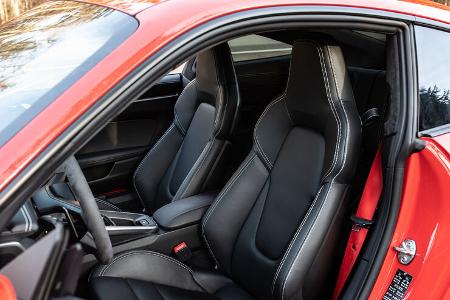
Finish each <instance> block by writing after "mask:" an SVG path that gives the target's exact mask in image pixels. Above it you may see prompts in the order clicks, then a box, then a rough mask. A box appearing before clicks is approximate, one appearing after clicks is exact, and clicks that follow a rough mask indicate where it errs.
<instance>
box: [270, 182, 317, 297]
mask: <svg viewBox="0 0 450 300" xmlns="http://www.w3.org/2000/svg"><path fill="white" fill-rule="evenodd" d="M322 188H323V186H321V187H320V189H319V191H318V192H317V194H316V196H315V197H314V200H313V202H312V203H311V206H310V207H309V209H308V211H307V213H306V215H305V217H304V218H303V220H302V222H301V223H300V226H299V228H298V229H297V232H296V233H295V235H294V238H293V239H292V240H291V242H290V243H289V246H288V249H287V250H286V252H285V253H284V256H283V259H282V261H281V263H280V264H279V265H278V268H277V271H276V273H275V276H274V278H273V281H272V293H273V292H274V290H275V282H276V281H277V278H278V275H279V273H280V271H281V267H282V266H283V264H284V261H285V260H286V258H287V256H288V255H287V254H288V253H289V251H291V248H292V246H293V245H294V241H295V240H296V239H297V237H298V235H299V234H300V232H301V231H302V228H303V226H304V225H305V223H306V219H307V218H308V216H309V214H310V213H311V212H312V210H313V208H314V206H315V204H316V201H317V199H318V197H319V195H320V192H321V191H322Z"/></svg>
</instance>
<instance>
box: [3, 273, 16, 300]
mask: <svg viewBox="0 0 450 300" xmlns="http://www.w3.org/2000/svg"><path fill="white" fill-rule="evenodd" d="M0 299H2V300H16V299H17V297H16V291H15V290H14V286H13V284H12V283H11V281H10V280H9V279H8V277H6V276H5V275H2V274H0Z"/></svg>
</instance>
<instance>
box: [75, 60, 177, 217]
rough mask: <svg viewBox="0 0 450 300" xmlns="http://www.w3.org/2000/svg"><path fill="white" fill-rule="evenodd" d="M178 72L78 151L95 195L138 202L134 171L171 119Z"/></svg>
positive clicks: (148, 93)
mask: <svg viewBox="0 0 450 300" xmlns="http://www.w3.org/2000/svg"><path fill="white" fill-rule="evenodd" d="M180 71H181V68H177V69H175V70H174V71H172V72H170V73H169V74H168V75H166V76H164V77H163V78H162V79H161V80H160V81H159V82H158V83H157V84H155V85H154V86H153V87H151V88H150V89H149V90H148V91H147V92H146V93H144V94H143V95H142V96H141V97H140V98H139V99H137V100H136V101H134V102H133V103H132V104H131V105H130V106H129V107H128V108H127V109H126V110H125V111H124V112H122V113H121V114H120V115H119V116H118V117H116V118H115V119H114V120H112V121H111V122H110V123H108V124H107V125H106V126H105V128H104V129H103V130H101V131H100V132H99V133H98V134H97V135H96V136H95V137H94V138H92V139H91V140H90V141H89V142H88V143H87V144H86V145H85V146H84V147H83V148H82V149H81V150H80V151H79V152H78V153H77V159H78V161H79V163H80V166H81V168H82V170H83V172H84V174H85V176H86V178H87V180H88V182H89V185H90V187H91V189H92V191H93V193H94V195H95V196H96V197H99V198H103V199H105V198H107V199H108V200H109V201H111V202H113V203H115V204H119V203H123V204H124V203H128V205H131V206H135V205H136V204H137V203H136V201H133V199H135V195H134V191H133V188H132V180H131V179H132V176H133V172H134V170H135V169H136V167H137V165H138V163H139V162H140V161H141V159H142V158H143V156H144V155H145V153H146V152H147V151H148V150H149V149H150V148H151V147H152V145H153V144H154V143H155V142H156V141H157V140H158V138H159V137H160V136H161V135H162V133H163V132H164V130H165V129H166V128H167V127H168V126H169V124H170V122H171V121H172V119H173V107H174V105H175V101H176V100H177V98H178V96H179V94H180V93H181V91H182V88H183V77H182V74H181V73H180ZM125 205H126V204H125ZM130 208H131V209H132V208H133V207H130Z"/></svg>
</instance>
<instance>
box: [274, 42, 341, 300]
mask: <svg viewBox="0 0 450 300" xmlns="http://www.w3.org/2000/svg"><path fill="white" fill-rule="evenodd" d="M316 47H317V46H316ZM317 49H318V51H319V56H320V57H321V58H322V59H323V52H322V49H321V48H320V47H317ZM326 49H327V50H328V55H329V57H330V66H331V69H332V71H333V76H336V75H335V73H334V69H333V59H332V57H331V53H330V52H329V48H328V47H326ZM321 65H322V70H324V71H325V76H326V79H327V83H328V75H326V68H325V67H324V65H323V62H322V60H321ZM335 84H336V82H335ZM328 89H329V83H328ZM327 91H328V92H329V90H327ZM338 99H339V102H340V104H341V106H342V110H343V111H344V115H345V118H346V122H347V123H346V124H347V128H348V129H349V130H350V128H349V127H348V117H347V113H346V111H345V108H344V104H343V102H342V99H341V97H340V96H339V95H338ZM348 136H349V135H347V137H348ZM346 140H347V141H346V142H348V138H347V139H346ZM339 145H340V137H339V144H338V146H339ZM336 153H337V150H336V152H335V154H336ZM346 157H347V147H344V162H345V160H346ZM344 165H345V164H344V163H343V164H342V165H341V167H340V169H339V171H338V173H337V174H336V175H335V176H334V177H333V179H332V180H331V182H330V183H329V188H328V190H327V193H326V195H325V197H324V201H323V202H322V205H321V208H322V207H323V206H324V205H325V203H326V202H327V197H328V194H329V191H330V190H331V186H332V184H333V183H334V180H335V179H336V178H337V176H338V175H339V174H340V173H341V171H342V170H343V168H344ZM333 168H334V167H333ZM319 192H320V190H319ZM322 212H323V211H322V209H319V213H318V214H317V216H316V218H315V220H317V219H318V217H319V216H320V214H321V213H322ZM312 227H314V222H313V224H312V226H311V229H310V231H311V230H312ZM309 237H310V235H306V237H305V241H304V242H303V244H302V245H301V246H300V249H299V251H298V252H297V254H296V256H295V258H294V260H293V262H292V264H291V266H290V268H289V271H288V274H287V275H286V278H285V280H284V282H283V288H282V291H281V298H282V299H284V291H285V287H286V283H287V280H288V278H289V275H290V274H291V271H292V266H293V265H294V264H295V262H296V260H297V259H298V257H299V255H300V253H301V252H302V250H303V249H304V246H305V245H306V244H307V242H308V239H309Z"/></svg>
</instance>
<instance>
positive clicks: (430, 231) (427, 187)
mask: <svg viewBox="0 0 450 300" xmlns="http://www.w3.org/2000/svg"><path fill="white" fill-rule="evenodd" d="M425 140H426V142H427V144H426V148H425V149H424V150H422V151H420V152H418V153H415V154H412V155H411V157H410V158H409V160H408V162H407V167H406V173H405V180H404V187H403V196H402V203H401V207H400V214H399V218H398V222H397V225H396V228H395V233H394V235H393V237H392V241H391V244H390V250H388V252H387V255H386V258H385V261H384V264H383V266H382V269H381V272H380V274H379V276H378V279H377V281H376V283H375V286H374V288H373V290H372V294H371V295H370V299H373V300H375V299H381V298H382V297H383V295H384V293H385V292H386V290H387V288H388V286H389V284H390V282H391V281H392V278H393V276H394V274H395V272H396V271H397V269H401V270H403V271H406V272H408V273H409V274H411V275H412V276H413V280H412V282H411V285H410V287H409V289H408V293H407V295H406V297H405V298H404V299H450V260H449V253H450V242H449V239H450V201H449V200H450V155H449V149H450V147H449V146H450V133H449V134H446V135H442V136H440V137H437V138H434V139H425ZM444 147H446V149H444ZM407 238H409V239H413V240H415V241H416V245H417V255H416V257H415V258H414V260H413V261H412V262H411V264H409V265H407V266H403V265H401V264H400V263H399V262H398V260H397V256H396V252H395V251H394V250H392V249H393V247H394V246H398V245H400V243H401V242H402V241H403V240H404V239H407Z"/></svg>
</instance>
